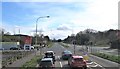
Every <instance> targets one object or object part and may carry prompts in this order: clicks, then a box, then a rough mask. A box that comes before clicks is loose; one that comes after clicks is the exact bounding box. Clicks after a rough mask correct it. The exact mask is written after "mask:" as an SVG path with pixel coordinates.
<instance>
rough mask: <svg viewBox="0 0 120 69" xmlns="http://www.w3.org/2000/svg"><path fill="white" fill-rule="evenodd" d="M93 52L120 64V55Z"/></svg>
mask: <svg viewBox="0 0 120 69" xmlns="http://www.w3.org/2000/svg"><path fill="white" fill-rule="evenodd" d="M92 54H93V55H95V56H98V57H101V58H104V59H107V60H110V61H113V62H116V63H119V64H120V56H115V55H108V54H104V53H92Z"/></svg>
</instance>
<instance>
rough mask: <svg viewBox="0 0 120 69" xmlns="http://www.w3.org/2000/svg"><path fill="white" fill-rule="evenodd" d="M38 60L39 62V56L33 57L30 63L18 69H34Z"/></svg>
mask: <svg viewBox="0 0 120 69" xmlns="http://www.w3.org/2000/svg"><path fill="white" fill-rule="evenodd" d="M40 60H41V56H35V57H34V58H32V59H31V60H30V61H28V62H26V63H25V64H23V66H22V68H20V69H32V68H34V67H36V65H37V64H38V62H39V61H40Z"/></svg>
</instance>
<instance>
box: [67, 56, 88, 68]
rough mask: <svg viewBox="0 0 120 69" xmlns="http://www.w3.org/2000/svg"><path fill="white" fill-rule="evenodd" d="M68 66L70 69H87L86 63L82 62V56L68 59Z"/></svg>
mask: <svg viewBox="0 0 120 69" xmlns="http://www.w3.org/2000/svg"><path fill="white" fill-rule="evenodd" d="M68 65H69V66H70V67H71V68H82V69H87V63H86V61H85V60H84V58H83V56H78V55H74V56H72V57H70V58H69V60H68Z"/></svg>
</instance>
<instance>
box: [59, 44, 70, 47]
mask: <svg viewBox="0 0 120 69" xmlns="http://www.w3.org/2000/svg"><path fill="white" fill-rule="evenodd" d="M59 44H60V45H62V46H63V47H65V48H68V47H69V46H68V45H66V44H63V43H59Z"/></svg>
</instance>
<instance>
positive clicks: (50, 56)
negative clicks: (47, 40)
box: [44, 51, 55, 63]
mask: <svg viewBox="0 0 120 69" xmlns="http://www.w3.org/2000/svg"><path fill="white" fill-rule="evenodd" d="M44 58H52V59H53V63H55V53H54V52H53V51H47V52H46V53H45V56H44Z"/></svg>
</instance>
